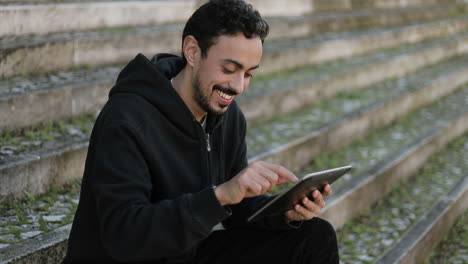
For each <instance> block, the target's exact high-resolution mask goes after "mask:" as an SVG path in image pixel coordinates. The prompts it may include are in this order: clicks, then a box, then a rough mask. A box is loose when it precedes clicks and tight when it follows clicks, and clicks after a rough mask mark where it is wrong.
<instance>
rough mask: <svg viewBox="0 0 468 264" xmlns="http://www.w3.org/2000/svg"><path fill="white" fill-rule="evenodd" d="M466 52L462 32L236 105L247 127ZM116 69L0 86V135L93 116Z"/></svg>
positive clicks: (292, 82) (273, 84)
mask: <svg viewBox="0 0 468 264" xmlns="http://www.w3.org/2000/svg"><path fill="white" fill-rule="evenodd" d="M467 50H468V31H465V32H460V33H459V34H458V35H455V36H448V37H442V38H436V39H429V40H425V41H422V42H418V43H415V44H407V45H402V46H400V47H396V48H392V49H386V50H379V51H376V52H372V53H369V54H365V55H358V56H353V57H350V58H346V59H339V60H335V61H331V62H325V63H321V64H318V65H315V66H305V67H302V68H299V69H295V70H290V71H282V72H278V73H272V74H267V75H263V76H262V75H258V76H255V78H254V79H253V80H252V83H251V85H250V86H249V88H248V89H247V90H246V92H245V94H244V95H242V96H241V97H239V98H238V99H237V100H238V102H239V103H240V104H241V105H242V109H243V111H244V114H245V116H246V118H247V120H248V122H249V124H250V125H252V124H254V123H255V122H256V121H259V120H261V119H267V118H270V117H272V116H274V115H277V114H279V113H281V112H285V111H291V110H294V109H296V108H299V107H303V106H305V105H307V104H311V103H313V102H314V101H317V100H319V99H323V98H326V97H329V96H332V95H334V94H336V93H337V92H339V91H342V90H345V89H346V90H350V89H355V88H359V87H363V86H366V85H370V84H372V83H376V82H378V81H382V80H384V79H386V78H393V77H398V76H401V75H404V74H406V73H409V72H411V71H414V70H416V69H418V68H420V67H423V66H426V65H430V64H434V63H437V62H439V61H441V60H443V59H446V58H449V57H452V56H456V55H460V54H463V53H466V52H467ZM121 68H122V66H108V67H102V68H97V69H94V68H84V69H80V70H75V71H63V72H58V73H51V74H47V75H39V76H17V77H14V78H8V79H3V80H0V124H1V125H0V131H1V130H4V129H14V128H18V127H24V126H28V125H30V124H32V123H34V122H45V121H54V120H58V119H63V118H67V117H71V116H75V115H81V114H84V113H87V112H90V111H96V110H98V109H99V108H100V107H101V106H102V105H103V104H104V102H105V101H106V100H107V96H108V91H109V89H110V87H112V86H113V83H114V81H115V79H116V77H117V74H118V72H119V71H120V69H121ZM24 105H28V107H23V106H24ZM11 113H14V118H12V115H11Z"/></svg>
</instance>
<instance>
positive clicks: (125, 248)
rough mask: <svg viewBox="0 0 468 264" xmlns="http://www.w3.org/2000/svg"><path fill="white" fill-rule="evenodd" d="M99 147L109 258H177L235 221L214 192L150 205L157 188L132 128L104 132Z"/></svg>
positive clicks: (98, 183)
mask: <svg viewBox="0 0 468 264" xmlns="http://www.w3.org/2000/svg"><path fill="white" fill-rule="evenodd" d="M100 135H101V136H100V138H99V139H98V140H97V142H95V143H96V144H94V146H93V148H94V151H95V159H94V160H93V163H94V166H93V168H94V169H93V171H92V176H93V177H92V178H91V179H90V181H91V187H92V189H93V190H92V191H93V194H94V196H95V201H96V208H97V217H98V218H97V219H96V220H97V221H98V222H99V233H100V234H99V235H100V238H101V242H102V244H103V245H104V248H105V249H106V252H107V254H109V255H110V256H112V257H113V258H114V259H116V260H118V261H122V262H134V261H144V260H154V259H159V258H167V257H173V256H177V255H180V254H183V253H184V252H186V251H188V250H189V249H190V248H192V247H193V246H195V245H196V244H197V243H199V242H200V241H201V240H203V239H204V238H206V237H207V236H208V235H209V234H210V233H211V229H212V227H213V226H214V225H216V224H217V223H219V222H220V221H222V220H223V219H225V218H226V217H228V216H229V213H228V212H227V211H226V210H225V209H224V208H223V207H222V206H221V205H220V204H219V202H218V200H217V198H216V196H215V195H214V192H213V190H212V188H211V187H209V188H206V189H204V190H202V191H200V192H198V193H193V194H184V195H181V196H179V197H177V198H175V199H171V200H169V199H168V200H162V201H159V202H157V203H154V204H152V203H151V202H150V196H151V190H152V189H153V188H156V189H157V188H158V186H153V185H152V181H151V175H150V172H149V171H148V167H147V165H146V163H145V158H144V155H143V153H142V151H143V150H142V146H143V142H141V140H140V138H139V136H138V134H137V133H135V131H134V128H133V127H132V126H131V125H128V124H125V123H118V124H113V125H108V126H106V127H105V128H103V129H102V130H101V131H100Z"/></svg>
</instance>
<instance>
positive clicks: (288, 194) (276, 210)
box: [247, 165, 352, 222]
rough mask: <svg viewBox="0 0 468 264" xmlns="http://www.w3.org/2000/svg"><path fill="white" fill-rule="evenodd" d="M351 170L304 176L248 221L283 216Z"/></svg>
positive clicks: (327, 171)
mask: <svg viewBox="0 0 468 264" xmlns="http://www.w3.org/2000/svg"><path fill="white" fill-rule="evenodd" d="M351 168H352V167H351V166H349V165H348V166H344V167H339V168H334V169H329V170H324V171H319V172H315V173H310V174H307V175H304V177H302V179H301V180H300V181H298V182H297V183H296V184H294V186H292V187H291V188H290V189H289V190H286V191H284V192H283V193H282V194H280V195H278V196H277V197H276V198H274V199H273V200H271V201H270V202H268V203H267V204H265V205H264V206H263V207H262V208H260V209H259V210H258V211H257V212H255V213H254V214H252V215H251V216H250V217H249V218H248V219H247V222H253V221H255V220H257V219H259V218H261V217H264V216H268V215H275V214H281V213H284V212H286V211H289V210H292V209H293V208H294V206H295V205H296V204H298V203H299V202H300V201H301V200H302V199H303V198H304V197H309V198H311V194H312V192H313V191H314V190H319V191H322V188H323V186H325V185H326V184H331V183H333V182H334V181H336V180H337V179H338V178H340V177H341V176H343V175H344V174H345V173H346V172H348V171H349V170H350V169H351Z"/></svg>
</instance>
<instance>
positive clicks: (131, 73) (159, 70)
mask: <svg viewBox="0 0 468 264" xmlns="http://www.w3.org/2000/svg"><path fill="white" fill-rule="evenodd" d="M185 65H186V63H185V62H184V60H183V59H182V58H181V57H179V56H175V55H172V54H167V53H161V54H156V55H155V56H154V57H153V58H152V60H151V61H149V60H148V59H147V58H146V57H145V56H144V55H143V54H141V53H140V54H138V55H137V56H136V57H135V58H134V59H133V60H132V61H130V63H129V64H128V65H127V66H125V68H124V69H123V70H122V71H121V72H120V74H119V76H118V78H117V82H116V84H115V86H114V87H113V88H112V89H111V91H110V93H109V97H112V96H113V95H114V94H117V93H132V94H137V95H139V96H141V97H143V98H144V99H145V100H147V101H148V102H149V103H151V104H152V105H153V106H154V107H155V108H157V109H158V110H159V111H160V112H161V113H162V114H163V115H164V116H165V117H166V118H167V119H169V120H170V121H171V122H172V123H173V124H174V125H176V126H177V127H178V128H179V129H180V130H183V131H184V132H185V133H188V134H191V135H196V133H194V131H193V127H194V126H193V125H192V124H193V122H194V121H195V122H197V121H196V120H195V118H194V116H193V115H192V112H191V111H190V109H189V108H188V107H187V105H186V104H185V103H184V101H183V100H182V98H181V97H180V96H179V94H178V93H177V91H176V90H175V89H174V87H173V86H172V84H171V82H170V80H171V79H172V78H173V77H175V76H176V75H177V74H178V73H179V72H180V71H181V70H182V69H183V68H184V67H185ZM222 119H223V117H222V116H217V115H208V116H207V123H206V131H207V132H208V133H210V134H211V133H212V132H213V131H214V130H215V129H216V127H218V126H219V124H220V123H221V122H222Z"/></svg>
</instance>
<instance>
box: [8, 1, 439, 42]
mask: <svg viewBox="0 0 468 264" xmlns="http://www.w3.org/2000/svg"><path fill="white" fill-rule="evenodd" d="M60 2H61V3H56V1H51V0H47V1H22V0H21V1H7V2H4V3H5V4H4V5H0V14H2V17H5V19H6V20H8V21H10V23H8V24H3V25H0V36H5V35H26V34H39V35H44V34H50V33H56V32H67V31H82V30H89V29H95V28H103V27H122V26H143V25H158V24H170V23H178V22H185V21H186V20H187V19H188V18H189V17H190V15H192V13H193V12H194V11H195V10H196V8H198V6H200V5H201V3H203V2H205V1H199V0H171V1H167V0H166V1H63V0H61V1H60ZM248 2H250V3H252V4H253V6H254V7H255V8H256V9H258V10H259V11H260V12H261V14H262V16H263V17H272V16H281V17H289V16H300V15H306V14H308V13H310V12H312V9H311V8H312V1H310V0H292V1H291V0H268V1H266V0H249V1H248ZM433 2H439V1H433ZM1 3H2V1H0V4H1ZM45 17H47V18H48V19H44V18H45ZM70 17H73V18H74V19H70Z"/></svg>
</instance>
